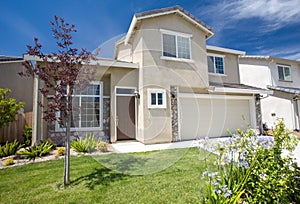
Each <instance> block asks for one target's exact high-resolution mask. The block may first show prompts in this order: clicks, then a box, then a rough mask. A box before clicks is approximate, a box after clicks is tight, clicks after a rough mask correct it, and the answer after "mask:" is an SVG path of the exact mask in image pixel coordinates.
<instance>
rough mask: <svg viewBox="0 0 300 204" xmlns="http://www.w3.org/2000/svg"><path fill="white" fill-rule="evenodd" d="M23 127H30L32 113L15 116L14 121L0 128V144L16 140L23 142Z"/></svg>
mask: <svg viewBox="0 0 300 204" xmlns="http://www.w3.org/2000/svg"><path fill="white" fill-rule="evenodd" d="M25 125H30V126H32V112H28V113H24V114H18V115H16V120H15V121H14V122H11V123H9V124H8V125H7V126H5V127H3V128H0V144H1V143H5V142H6V141H8V142H12V141H14V140H17V141H19V142H24V138H23V131H24V128H25Z"/></svg>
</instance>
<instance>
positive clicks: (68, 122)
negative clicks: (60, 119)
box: [64, 86, 72, 187]
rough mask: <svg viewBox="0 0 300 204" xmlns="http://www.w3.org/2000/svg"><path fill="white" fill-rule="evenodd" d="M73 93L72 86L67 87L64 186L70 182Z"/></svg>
mask: <svg viewBox="0 0 300 204" xmlns="http://www.w3.org/2000/svg"><path fill="white" fill-rule="evenodd" d="M71 101H72V95H71V90H70V86H68V87H67V107H68V110H67V116H66V142H65V161H64V187H66V185H67V184H68V183H69V182H70V134H71V113H72V111H71V110H72V102H71Z"/></svg>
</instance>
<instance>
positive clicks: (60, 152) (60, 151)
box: [57, 147, 65, 157]
mask: <svg viewBox="0 0 300 204" xmlns="http://www.w3.org/2000/svg"><path fill="white" fill-rule="evenodd" d="M63 155H65V147H58V148H57V156H59V157H60V156H63Z"/></svg>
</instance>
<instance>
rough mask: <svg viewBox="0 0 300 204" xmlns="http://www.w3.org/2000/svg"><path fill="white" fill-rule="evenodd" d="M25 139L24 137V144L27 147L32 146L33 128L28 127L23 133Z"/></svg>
mask: <svg viewBox="0 0 300 204" xmlns="http://www.w3.org/2000/svg"><path fill="white" fill-rule="evenodd" d="M23 137H24V144H25V146H26V147H28V146H30V145H31V140H32V127H31V126H28V125H26V126H25V129H24V132H23Z"/></svg>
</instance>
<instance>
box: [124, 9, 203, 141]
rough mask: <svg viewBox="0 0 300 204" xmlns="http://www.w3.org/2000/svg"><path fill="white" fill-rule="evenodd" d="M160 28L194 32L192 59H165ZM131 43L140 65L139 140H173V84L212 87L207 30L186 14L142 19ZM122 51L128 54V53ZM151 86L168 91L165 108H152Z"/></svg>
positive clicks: (134, 56) (135, 58)
mask: <svg viewBox="0 0 300 204" xmlns="http://www.w3.org/2000/svg"><path fill="white" fill-rule="evenodd" d="M160 29H164V30H169V31H174V32H180V33H186V34H191V35H192V37H191V60H187V61H186V60H182V61H181V60H166V59H161V56H162V40H161V39H162V32H161V30H160ZM130 43H131V46H132V60H133V62H134V63H138V64H139V66H140V68H139V84H138V87H139V92H140V96H141V97H140V100H139V104H138V111H139V114H138V130H139V131H138V136H137V139H138V140H140V141H142V142H144V143H161V142H171V141H172V127H171V110H170V99H169V96H170V93H169V91H170V86H178V87H188V88H190V89H192V88H196V87H197V88H199V87H207V86H208V71H207V57H206V38H205V33H204V32H203V31H202V30H200V29H199V28H197V27H196V26H195V25H192V24H191V23H189V22H188V21H186V20H184V19H183V18H182V17H180V16H178V15H175V14H172V15H165V16H160V17H155V18H149V19H144V20H142V21H141V22H139V23H138V24H137V30H136V31H135V33H134V34H133V37H132V39H131V41H130ZM128 50H129V49H127V51H128ZM121 54H122V56H124V53H121ZM128 55H130V54H128ZM120 56H121V55H120ZM123 59H125V58H123ZM148 88H162V89H165V90H166V94H167V97H166V98H167V101H166V102H167V107H166V108H165V109H149V108H148V96H147V89H148Z"/></svg>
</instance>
